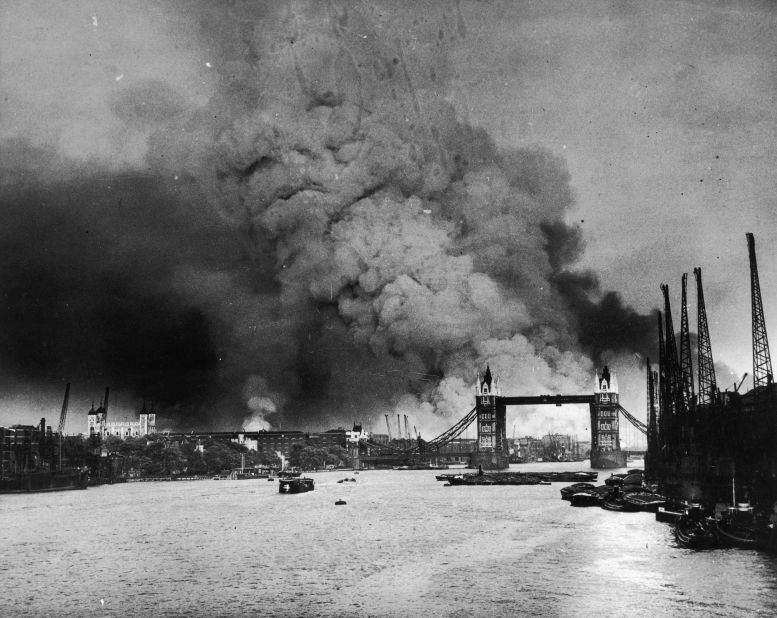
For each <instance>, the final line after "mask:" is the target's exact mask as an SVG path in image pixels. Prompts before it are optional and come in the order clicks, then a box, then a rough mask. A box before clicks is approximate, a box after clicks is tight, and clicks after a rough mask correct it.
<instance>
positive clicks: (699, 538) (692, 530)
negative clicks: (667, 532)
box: [674, 506, 718, 549]
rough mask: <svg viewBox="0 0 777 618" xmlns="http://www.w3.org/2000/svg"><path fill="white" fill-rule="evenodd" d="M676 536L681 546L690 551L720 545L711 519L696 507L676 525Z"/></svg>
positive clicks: (687, 512)
mask: <svg viewBox="0 0 777 618" xmlns="http://www.w3.org/2000/svg"><path fill="white" fill-rule="evenodd" d="M674 536H675V539H677V543H678V544H679V545H681V546H682V547H687V548H688V549H710V548H712V547H716V546H717V544H718V541H717V538H716V536H715V531H714V526H713V525H712V524H711V521H710V519H709V518H708V517H705V516H704V513H703V512H702V510H701V508H698V507H696V506H694V507H691V508H689V509H687V510H686V511H685V512H684V513H683V514H682V515H681V516H680V519H679V520H678V521H677V523H675V527H674Z"/></svg>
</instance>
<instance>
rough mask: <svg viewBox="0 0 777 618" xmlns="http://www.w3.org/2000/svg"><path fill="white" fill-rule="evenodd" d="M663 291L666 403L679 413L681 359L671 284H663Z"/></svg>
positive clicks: (674, 411)
mask: <svg viewBox="0 0 777 618" xmlns="http://www.w3.org/2000/svg"><path fill="white" fill-rule="evenodd" d="M661 291H662V292H663V293H664V320H665V321H666V328H665V330H664V337H665V339H666V349H665V360H666V369H665V371H666V381H667V395H668V397H669V400H668V401H666V402H665V403H666V404H667V406H668V408H669V409H670V410H671V411H672V412H673V413H677V412H678V410H676V409H675V406H676V405H677V399H678V397H677V395H678V391H679V390H680V380H679V379H678V378H679V370H680V361H679V360H678V358H677V339H676V338H675V334H674V325H673V323H672V307H671V305H670V303H669V286H668V285H666V284H665V283H662V284H661Z"/></svg>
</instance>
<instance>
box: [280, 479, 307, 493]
mask: <svg viewBox="0 0 777 618" xmlns="http://www.w3.org/2000/svg"><path fill="white" fill-rule="evenodd" d="M315 487H316V483H315V481H314V480H313V479H311V478H308V477H306V476H300V477H292V478H282V479H278V493H282V494H301V493H305V492H306V491H313V490H314V489H315Z"/></svg>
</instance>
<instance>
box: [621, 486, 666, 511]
mask: <svg viewBox="0 0 777 618" xmlns="http://www.w3.org/2000/svg"><path fill="white" fill-rule="evenodd" d="M623 500H624V502H628V503H629V504H632V505H634V506H635V507H636V508H637V509H638V510H640V511H650V512H652V513H655V512H656V511H657V510H658V507H660V506H664V505H665V504H666V496H662V495H661V494H654V493H652V492H649V491H637V492H629V493H624V494H623Z"/></svg>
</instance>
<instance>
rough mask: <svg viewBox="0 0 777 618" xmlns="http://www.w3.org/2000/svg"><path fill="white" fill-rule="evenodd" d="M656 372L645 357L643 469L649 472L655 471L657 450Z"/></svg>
mask: <svg viewBox="0 0 777 618" xmlns="http://www.w3.org/2000/svg"><path fill="white" fill-rule="evenodd" d="M656 375H657V374H656V372H654V371H653V367H652V366H651V365H650V359H649V358H648V359H647V408H648V409H647V421H648V422H647V454H646V455H645V458H646V460H645V470H646V471H647V472H649V473H650V474H653V473H654V472H655V470H654V463H655V457H656V453H657V451H658V421H657V419H656V385H655V379H656Z"/></svg>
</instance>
